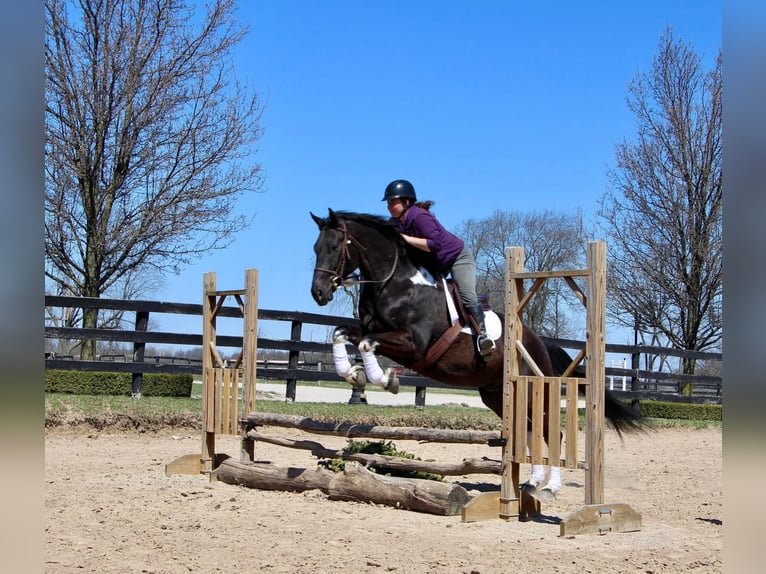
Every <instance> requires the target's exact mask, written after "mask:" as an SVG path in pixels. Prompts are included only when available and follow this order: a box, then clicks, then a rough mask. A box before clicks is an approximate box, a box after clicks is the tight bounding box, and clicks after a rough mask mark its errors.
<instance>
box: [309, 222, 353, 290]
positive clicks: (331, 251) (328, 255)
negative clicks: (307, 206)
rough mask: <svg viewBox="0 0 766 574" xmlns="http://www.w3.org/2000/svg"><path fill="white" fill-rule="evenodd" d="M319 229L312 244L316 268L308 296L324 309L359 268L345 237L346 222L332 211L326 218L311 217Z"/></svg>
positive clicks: (350, 241) (351, 243)
mask: <svg viewBox="0 0 766 574" xmlns="http://www.w3.org/2000/svg"><path fill="white" fill-rule="evenodd" d="M311 217H312V219H313V220H314V221H315V222H316V224H317V225H318V226H319V237H318V238H317V240H316V242H315V243H314V253H315V254H316V265H315V266H314V279H313V280H312V282H311V296H312V297H314V301H316V302H317V303H318V304H319V305H327V303H329V302H330V301H331V300H332V296H333V293H335V290H336V289H337V288H338V287H339V286H340V285H341V283H342V282H343V278H344V277H346V276H347V275H348V274H350V273H352V272H353V271H354V270H355V269H356V268H357V266H358V265H359V258H358V250H357V249H356V247H355V246H354V242H353V241H352V238H351V236H350V235H349V233H348V229H347V227H346V222H345V221H343V220H342V219H341V218H340V217H338V214H336V213H335V212H334V211H333V210H332V209H330V210H329V215H328V216H327V217H326V218H322V217H318V216H316V215H314V214H313V213H312V214H311Z"/></svg>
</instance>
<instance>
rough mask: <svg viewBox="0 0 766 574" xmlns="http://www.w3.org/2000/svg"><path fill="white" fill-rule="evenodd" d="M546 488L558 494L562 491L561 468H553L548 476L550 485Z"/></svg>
mask: <svg viewBox="0 0 766 574" xmlns="http://www.w3.org/2000/svg"><path fill="white" fill-rule="evenodd" d="M544 488H545V489H546V490H550V491H551V492H558V491H559V490H561V467H559V466H552V467H551V471H550V474H549V475H548V484H546V485H545V486H544Z"/></svg>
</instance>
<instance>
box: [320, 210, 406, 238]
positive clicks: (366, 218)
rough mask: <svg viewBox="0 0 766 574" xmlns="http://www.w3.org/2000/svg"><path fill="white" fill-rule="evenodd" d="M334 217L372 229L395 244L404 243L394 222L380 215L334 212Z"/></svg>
mask: <svg viewBox="0 0 766 574" xmlns="http://www.w3.org/2000/svg"><path fill="white" fill-rule="evenodd" d="M335 215H337V216H338V218H339V219H343V220H345V221H349V222H352V223H358V224H359V225H364V226H366V227H372V228H373V229H375V230H376V231H378V232H379V233H380V234H381V235H383V236H384V237H386V238H387V239H389V240H391V241H393V242H395V243H399V244H401V243H405V241H404V239H402V236H401V233H399V227H398V226H397V225H396V223H395V222H393V221H391V219H390V218H385V217H381V216H380V215H372V214H370V213H354V212H352V211H336V212H335Z"/></svg>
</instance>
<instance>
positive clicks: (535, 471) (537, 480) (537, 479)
mask: <svg viewBox="0 0 766 574" xmlns="http://www.w3.org/2000/svg"><path fill="white" fill-rule="evenodd" d="M529 481H530V482H532V483H534V484H535V485H538V484H542V483H543V482H545V467H544V466H543V465H542V464H533V465H532V475H531V476H530V477H529Z"/></svg>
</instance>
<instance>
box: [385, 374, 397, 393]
mask: <svg viewBox="0 0 766 574" xmlns="http://www.w3.org/2000/svg"><path fill="white" fill-rule="evenodd" d="M386 380H387V381H388V382H387V383H386V386H385V387H383V390H384V391H388V392H389V393H391V394H392V395H396V394H398V393H399V377H397V376H396V373H394V372H393V371H391V370H390V369H389V370H388V372H387V373H386Z"/></svg>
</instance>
